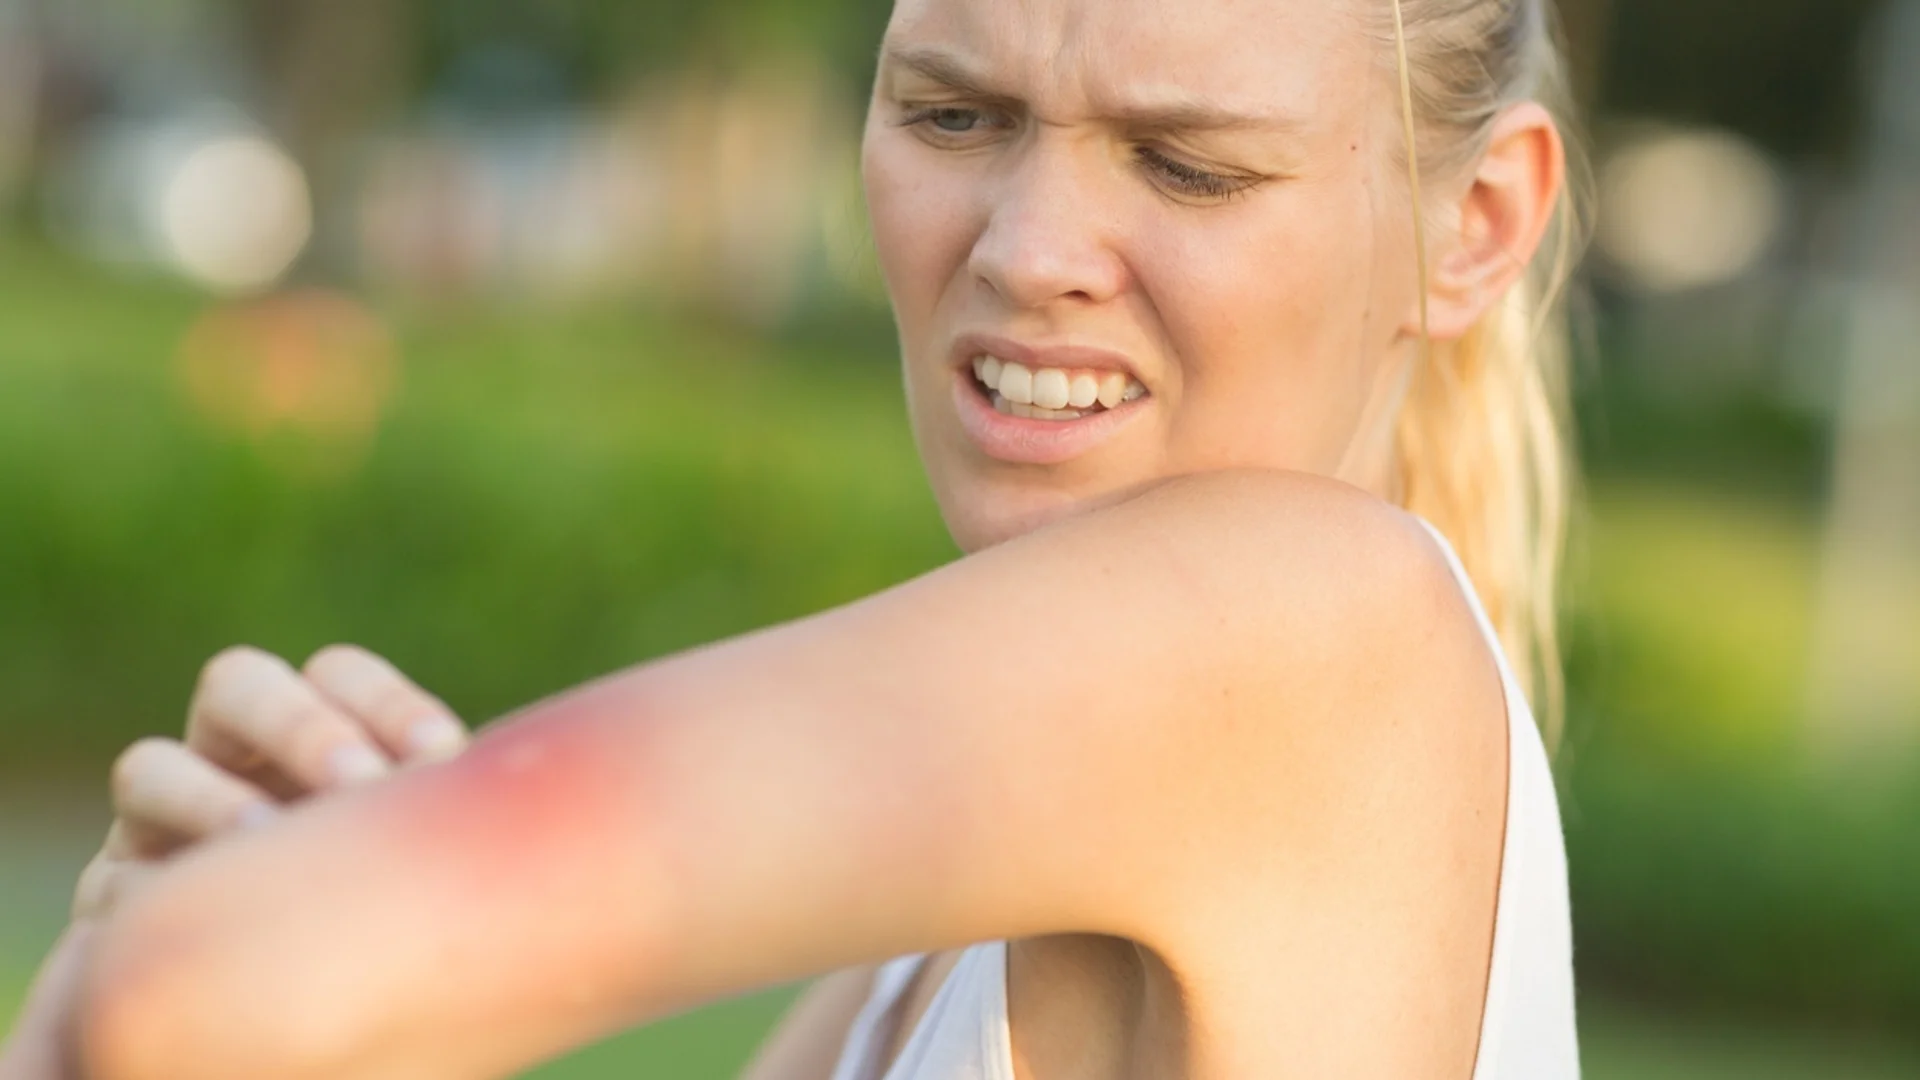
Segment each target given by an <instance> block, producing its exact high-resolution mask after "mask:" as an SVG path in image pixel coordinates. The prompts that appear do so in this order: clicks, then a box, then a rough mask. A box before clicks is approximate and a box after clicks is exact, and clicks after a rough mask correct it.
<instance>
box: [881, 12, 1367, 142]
mask: <svg viewBox="0 0 1920 1080" xmlns="http://www.w3.org/2000/svg"><path fill="white" fill-rule="evenodd" d="M1370 47H1371V46H1370V39H1369V38H1368V36H1367V34H1366V30H1365V27H1364V26H1363V24H1362V23H1361V21H1360V20H1359V19H1358V18H1357V17H1356V11H1355V9H1354V6H1353V4H1352V3H1350V2H1349V0H897V3H896V4H895V9H894V18H893V22H892V25H891V26H890V28H889V30H888V35H887V43H886V48H885V52H886V53H887V54H888V60H889V64H890V66H897V63H898V61H900V60H901V59H912V58H917V59H921V60H927V59H931V60H933V61H935V64H936V65H938V66H945V67H947V68H950V69H955V70H957V71H961V72H965V73H966V74H968V75H969V76H970V77H971V78H972V79H973V81H974V82H975V83H977V84H979V85H980V86H981V87H982V88H985V89H990V90H992V91H994V92H996V93H998V94H1001V95H1004V96H1007V97H1017V98H1020V99H1021V100H1024V101H1028V102H1031V103H1033V104H1035V105H1036V106H1038V107H1042V108H1044V107H1045V106H1047V105H1049V104H1051V105H1054V106H1056V107H1059V108H1061V109H1063V110H1072V111H1075V112H1079V111H1082V110H1086V111H1091V112H1094V113H1099V114H1106V113H1108V112H1111V111H1118V112H1122V113H1125V112H1128V111H1131V110H1132V109H1134V108H1135V107H1137V106H1140V105H1142V104H1150V105H1151V104H1160V103H1167V102H1176V101H1185V102H1191V103H1195V104H1202V105H1206V106H1211V107H1213V108H1215V109H1218V110H1220V111H1223V112H1227V113H1231V114H1236V115H1238V114H1244V115H1250V116H1262V115H1271V114H1275V113H1278V114H1282V115H1283V116H1284V115H1286V114H1295V115H1298V116H1301V117H1306V116H1311V115H1313V114H1316V113H1322V112H1324V111H1326V109H1327V104H1328V99H1329V98H1330V97H1334V96H1351V95H1355V94H1358V93H1360V92H1361V91H1362V89H1363V87H1362V86H1361V85H1360V82H1361V81H1362V80H1364V79H1365V78H1366V72H1367V70H1368V65H1367V60H1368V55H1369V53H1368V50H1369V49H1370Z"/></svg>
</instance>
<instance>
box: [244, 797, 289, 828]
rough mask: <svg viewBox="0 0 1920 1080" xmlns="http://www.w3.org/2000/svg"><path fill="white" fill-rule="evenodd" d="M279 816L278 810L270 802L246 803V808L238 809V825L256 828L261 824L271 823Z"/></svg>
mask: <svg viewBox="0 0 1920 1080" xmlns="http://www.w3.org/2000/svg"><path fill="white" fill-rule="evenodd" d="M279 817H280V811H279V810H276V809H274V806H273V804H272V803H264V802H257V803H248V804H247V807H246V809H244V810H242V811H240V827H241V828H243V829H257V828H259V827H260V826H262V825H270V824H272V823H273V822H274V821H275V820H276V819H278V818H279Z"/></svg>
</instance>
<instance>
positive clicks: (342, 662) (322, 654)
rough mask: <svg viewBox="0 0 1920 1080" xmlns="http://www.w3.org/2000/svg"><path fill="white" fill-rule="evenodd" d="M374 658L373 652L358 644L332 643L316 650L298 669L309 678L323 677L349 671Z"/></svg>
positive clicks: (368, 662) (370, 661)
mask: <svg viewBox="0 0 1920 1080" xmlns="http://www.w3.org/2000/svg"><path fill="white" fill-rule="evenodd" d="M373 660H374V656H373V653H371V652H368V651H367V650H366V649H364V648H362V647H360V646H358V645H349V644H344V643H341V644H334V645H328V646H326V647H325V648H322V649H320V650H318V651H316V652H315V653H314V654H313V655H312V656H310V657H308V658H307V662H306V663H305V664H303V665H301V668H300V670H301V671H302V672H303V673H304V674H305V675H306V676H307V677H308V678H310V679H319V678H325V677H327V676H329V675H338V674H341V673H344V672H351V671H353V670H354V669H356V668H360V667H364V666H366V665H368V664H370V663H372V662H373Z"/></svg>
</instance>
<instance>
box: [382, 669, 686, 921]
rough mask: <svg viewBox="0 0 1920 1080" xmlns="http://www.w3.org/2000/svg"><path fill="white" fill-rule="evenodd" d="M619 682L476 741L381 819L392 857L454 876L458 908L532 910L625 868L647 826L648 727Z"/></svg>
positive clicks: (401, 789) (626, 684) (404, 787)
mask: <svg viewBox="0 0 1920 1080" xmlns="http://www.w3.org/2000/svg"><path fill="white" fill-rule="evenodd" d="M636 696H637V695H636V693H635V688H634V687H633V684H632V682H631V681H629V680H615V681H611V682H608V683H603V684H601V685H599V686H596V687H593V688H591V689H588V690H585V691H582V692H579V693H575V694H571V695H568V696H567V697H564V698H561V699H558V700H556V701H554V702H552V703H549V704H546V705H541V706H536V707H534V708H533V709H531V710H529V711H528V712H526V713H524V714H522V715H519V716H516V717H514V718H512V719H510V720H507V721H504V722H502V723H501V724H500V725H499V726H497V727H495V728H493V729H491V730H488V731H487V732H485V733H483V734H482V736H481V737H480V739H479V740H478V741H477V742H476V743H475V744H474V746H473V747H472V749H470V750H468V751H467V753H466V754H465V755H463V756H461V757H460V758H457V759H455V760H454V761H452V762H449V763H447V764H445V765H442V766H438V767H435V768H434V769H433V770H432V771H430V772H428V773H427V774H426V775H423V776H421V777H419V779H418V781H417V782H416V783H413V784H400V785H396V790H395V792H394V796H395V798H396V799H398V800H401V802H402V803H403V805H401V806H397V807H390V808H389V809H390V811H392V817H391V819H390V820H392V821H394V822H396V823H398V828H397V829H395V830H394V831H392V832H390V833H389V835H390V836H391V837H392V838H393V840H394V841H395V843H396V846H397V847H398V848H399V849H400V853H401V854H402V855H404V856H407V857H410V858H419V859H423V860H431V861H432V862H433V863H434V864H436V865H437V866H439V867H442V868H445V869H446V870H449V871H452V872H453V877H454V879H455V880H453V881H450V882H448V884H450V885H452V886H454V887H455V888H456V889H457V890H458V891H459V893H460V894H461V896H460V899H459V902H460V903H461V904H462V905H474V904H501V905H504V906H505V910H502V911H501V912H500V913H501V914H502V915H506V914H508V912H509V911H511V910H513V909H515V908H517V907H518V906H520V905H523V904H526V903H530V902H532V903H539V902H540V900H539V899H538V898H539V897H540V896H541V895H543V894H546V893H547V892H548V891H549V890H550V889H553V888H556V887H558V888H560V889H563V890H564V889H565V888H566V886H567V883H569V882H570V881H571V882H581V881H593V880H604V878H605V875H606V873H607V871H608V870H609V868H610V867H611V866H613V865H614V864H616V863H617V862H618V861H621V860H623V859H624V860H632V859H633V858H634V857H635V856H636V855H637V854H638V853H639V851H638V849H639V845H640V844H641V842H642V841H643V838H644V835H645V834H644V831H643V829H642V824H643V822H644V821H645V819H646V815H645V813H644V811H643V809H642V808H643V807H644V806H645V805H646V801H647V800H646V789H647V788H648V786H649V785H648V784H647V783H646V781H645V775H646V769H645V768H644V758H645V751H644V750H643V747H644V745H645V743H646V738H645V736H646V729H647V725H646V724H645V722H644V721H643V720H642V719H641V714H642V712H643V710H642V708H641V706H640V703H639V702H638V701H637V700H635V698H636Z"/></svg>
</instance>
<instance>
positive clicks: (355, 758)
mask: <svg viewBox="0 0 1920 1080" xmlns="http://www.w3.org/2000/svg"><path fill="white" fill-rule="evenodd" d="M327 764H328V766H329V767H330V768H331V769H332V770H333V779H334V782H335V783H337V784H363V783H366V782H367V781H369V780H378V779H380V778H381V777H383V776H385V775H387V773H388V771H389V770H388V768H387V761H386V759H385V758H383V757H381V756H380V754H379V753H378V752H377V751H375V750H374V749H373V748H371V747H369V746H366V745H364V744H361V743H348V744H347V745H346V746H342V747H338V748H336V749H335V750H334V752H333V753H332V754H331V755H329V756H328V758H327Z"/></svg>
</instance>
